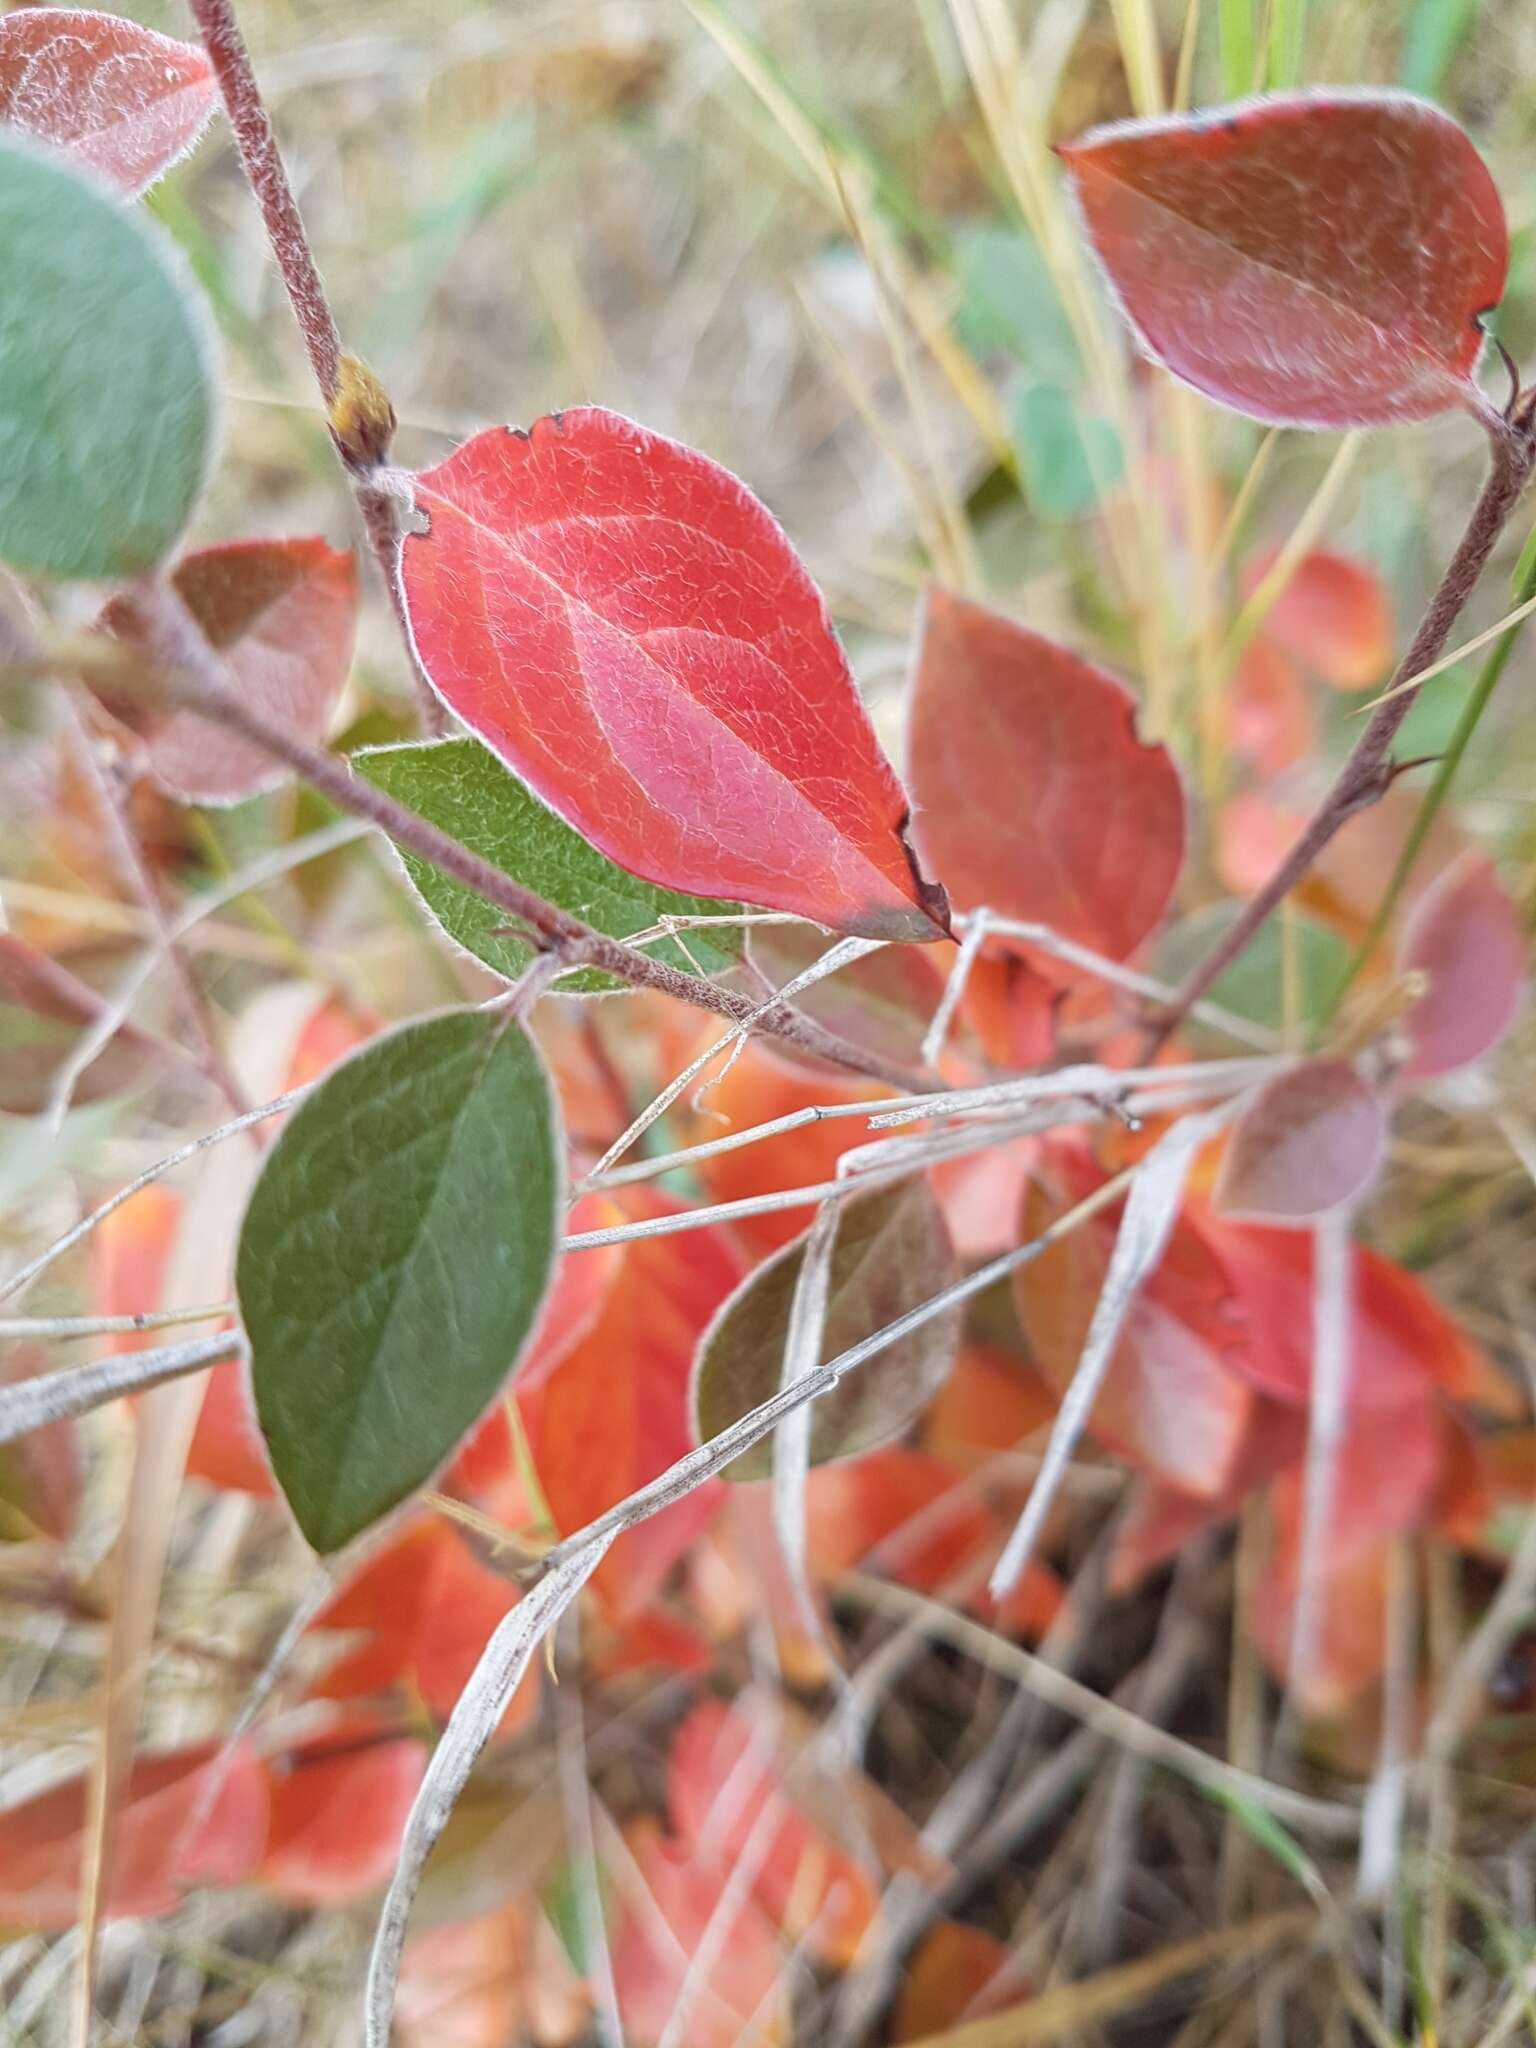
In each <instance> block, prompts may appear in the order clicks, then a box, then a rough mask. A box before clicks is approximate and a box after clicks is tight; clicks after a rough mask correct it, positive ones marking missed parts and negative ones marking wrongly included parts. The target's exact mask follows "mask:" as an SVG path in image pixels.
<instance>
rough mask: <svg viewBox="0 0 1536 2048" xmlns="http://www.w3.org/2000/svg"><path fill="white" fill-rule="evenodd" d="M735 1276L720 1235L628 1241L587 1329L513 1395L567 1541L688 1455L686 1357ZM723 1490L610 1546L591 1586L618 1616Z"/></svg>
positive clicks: (638, 1210) (655, 1204)
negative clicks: (531, 1384) (535, 1381)
mask: <svg viewBox="0 0 1536 2048" xmlns="http://www.w3.org/2000/svg"><path fill="white" fill-rule="evenodd" d="M676 1206H677V1205H676V1204H675V1203H673V1202H672V1201H671V1200H670V1199H669V1198H668V1197H665V1196H660V1195H648V1196H642V1197H636V1196H631V1197H630V1198H629V1199H628V1201H627V1202H626V1204H625V1207H626V1208H627V1209H628V1211H629V1213H630V1214H631V1215H633V1216H644V1215H656V1214H660V1213H662V1212H663V1211H665V1210H668V1209H671V1208H674V1207H676ZM592 1256H593V1254H592V1253H590V1252H576V1253H573V1254H572V1257H573V1258H575V1259H586V1258H591V1257H592ZM743 1270H744V1266H743V1261H742V1260H741V1258H740V1257H739V1255H738V1254H737V1252H736V1249H735V1247H734V1246H733V1244H732V1243H731V1241H730V1239H729V1238H728V1237H727V1236H726V1235H725V1233H724V1232H723V1231H720V1230H710V1229H704V1230H690V1231H683V1232H679V1233H678V1234H677V1235H676V1236H672V1237H651V1238H638V1239H636V1240H635V1241H634V1242H633V1243H632V1244H630V1245H629V1246H628V1248H627V1249H626V1251H625V1254H624V1264H623V1267H622V1268H621V1270H620V1273H619V1277H618V1278H617V1280H616V1281H615V1282H614V1283H613V1285H612V1287H611V1288H610V1290H609V1292H608V1295H607V1297H606V1299H605V1301H604V1304H603V1307H602V1311H601V1313H600V1314H599V1315H598V1318H597V1320H596V1322H595V1323H594V1324H593V1325H592V1326H591V1328H590V1329H589V1330H588V1332H587V1334H586V1335H585V1336H584V1337H583V1338H581V1339H580V1341H579V1342H578V1343H577V1344H576V1345H575V1347H574V1349H572V1350H571V1351H569V1352H568V1353H567V1354H566V1356H565V1357H564V1358H563V1359H561V1360H560V1362H559V1364H558V1365H556V1366H555V1367H554V1369H553V1370H552V1371H551V1372H550V1373H549V1375H548V1376H547V1378H546V1379H545V1380H544V1381H543V1383H542V1384H541V1385H540V1386H538V1387H537V1388H535V1389H533V1390H532V1391H531V1392H530V1393H527V1394H520V1395H519V1397H518V1399H519V1406H520V1408H521V1409H522V1412H523V1415H524V1419H525V1422H526V1426H527V1430H528V1439H529V1443H530V1445H531V1447H532V1450H533V1462H534V1468H535V1470H536V1471H537V1473H538V1475H539V1484H540V1486H541V1487H542V1489H543V1492H544V1496H545V1499H546V1500H547V1501H548V1503H549V1508H550V1512H551V1513H552V1514H553V1516H554V1518H555V1524H556V1526H557V1527H558V1528H559V1529H561V1530H562V1531H564V1532H565V1533H566V1534H569V1533H570V1532H571V1531H572V1530H573V1529H579V1528H580V1527H581V1526H582V1524H583V1523H585V1522H588V1521H590V1520H591V1519H592V1518H593V1516H594V1515H598V1514H601V1513H602V1511H603V1510H604V1509H605V1508H611V1507H612V1506H613V1505H614V1504H615V1502H617V1501H620V1500H622V1499H623V1498H624V1496H625V1495H626V1494H628V1493H632V1492H633V1491H634V1489H635V1488H636V1487H637V1486H641V1485H643V1484H644V1483H645V1481H646V1480H648V1479H654V1478H655V1477H656V1476H657V1474H658V1473H660V1472H662V1471H664V1470H665V1469H666V1467H667V1466H668V1465H670V1464H672V1463H673V1462H674V1460H676V1459H678V1458H680V1457H682V1456H683V1455H684V1453H685V1452H687V1451H689V1450H691V1449H692V1448H693V1429H692V1421H691V1407H690V1402H689V1380H690V1376H691V1373H692V1369H693V1355H694V1352H695V1350H696V1349H697V1347H698V1341H699V1338H700V1336H701V1335H702V1334H703V1331H704V1328H705V1326H706V1324H707V1323H708V1322H709V1320H710V1318H711V1317H712V1316H713V1314H714V1312H715V1310H716V1309H717V1308H718V1307H719V1306H720V1303H721V1302H722V1301H724V1299H725V1297H726V1296H727V1295H728V1294H729V1293H730V1292H731V1291H732V1289H733V1288H734V1287H735V1286H736V1284H737V1282H738V1281H739V1280H740V1279H741V1277H742V1273H743ZM723 1484H724V1482H723V1481H719V1480H711V1481H708V1482H706V1483H705V1484H704V1485H703V1486H699V1487H696V1488H695V1489H694V1491H693V1492H692V1493H690V1494H689V1495H688V1496H687V1498H686V1499H684V1500H680V1501H678V1502H677V1503H676V1504H675V1505H674V1506H672V1507H669V1508H664V1509H663V1510H662V1511H661V1513H660V1514H658V1515H652V1516H651V1518H650V1519H649V1520H648V1521H646V1522H643V1523H641V1524H640V1525H639V1527H638V1528H635V1529H631V1530H630V1531H628V1533H627V1534H625V1535H623V1536H621V1537H620V1538H619V1539H618V1541H617V1542H616V1543H615V1544H614V1546H613V1548H612V1550H610V1551H609V1553H608V1555H607V1556H606V1557H605V1558H604V1559H603V1562H602V1564H601V1565H600V1566H599V1567H598V1569H597V1572H596V1574H595V1576H594V1579H593V1584H594V1586H595V1587H596V1588H597V1590H598V1591H599V1592H600V1593H601V1594H603V1595H604V1597H605V1598H606V1600H607V1601H608V1603H609V1605H610V1607H611V1608H612V1609H613V1610H614V1611H615V1612H616V1613H617V1614H619V1615H621V1616H623V1615H629V1614H634V1613H637V1612H638V1611H639V1610H640V1609H641V1608H643V1607H644V1606H645V1605H646V1603H647V1602H648V1601H649V1600H650V1599H651V1597H652V1596H653V1594H654V1593H655V1592H656V1591H657V1589H658V1588H659V1586H660V1584H661V1582H662V1580H663V1579H664V1578H665V1577H666V1574H667V1573H668V1572H669V1571H670V1570H671V1568H672V1566H673V1565H674V1564H675V1563H676V1562H677V1560H678V1558H679V1557H680V1556H681V1555H682V1553H683V1551H684V1550H686V1549H687V1547H688V1545H689V1543H690V1542H691V1541H692V1539H693V1537H694V1536H695V1535H696V1534H697V1533H698V1531H699V1530H700V1529H701V1528H702V1527H703V1526H704V1524H705V1523H706V1522H707V1521H708V1520H709V1519H710V1517H711V1516H712V1515H713V1514H714V1512H715V1510H716V1508H717V1507H718V1505H719V1501H720V1495H721V1491H722V1488H723Z"/></svg>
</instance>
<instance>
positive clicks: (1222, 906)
mask: <svg viewBox="0 0 1536 2048" xmlns="http://www.w3.org/2000/svg"><path fill="white" fill-rule="evenodd" d="M1242 910H1243V905H1242V904H1241V903H1237V902H1231V903H1211V904H1208V905H1207V906H1206V907H1205V909H1203V910H1197V911H1195V912H1194V914H1193V915H1192V916H1190V917H1185V918H1181V919H1180V920H1179V922H1178V923H1177V924H1176V925H1174V926H1172V927H1171V928H1170V929H1169V930H1168V931H1167V932H1165V933H1164V935H1163V937H1162V939H1161V940H1160V941H1159V944H1158V950H1157V957H1156V960H1155V962H1154V970H1153V971H1154V972H1155V973H1156V974H1157V975H1158V977H1159V978H1160V979H1161V980H1163V981H1166V982H1170V983H1172V984H1173V986H1174V987H1177V986H1178V984H1179V983H1180V982H1181V981H1182V980H1183V979H1184V977H1185V975H1186V974H1188V973H1189V971H1190V970H1191V968H1193V967H1196V966H1198V964H1199V963H1200V961H1202V960H1203V959H1204V958H1205V956H1206V954H1207V953H1209V952H1210V951H1211V950H1212V948H1213V947H1214V946H1216V945H1217V944H1218V943H1219V942H1220V941H1221V940H1222V939H1223V938H1225V937H1226V935H1227V933H1228V931H1230V929H1231V928H1232V926H1233V924H1235V923H1236V921H1237V919H1238V917H1239V916H1240V915H1241V913H1242ZM1285 923H1286V920H1284V919H1282V918H1279V917H1272V918H1271V919H1270V920H1269V922H1268V924H1266V925H1264V926H1262V927H1261V928H1260V930H1259V931H1258V932H1256V933H1255V934H1254V939H1253V943H1252V944H1251V945H1250V946H1248V947H1247V948H1246V949H1245V950H1244V952H1243V953H1242V954H1241V955H1240V956H1239V957H1238V958H1237V959H1236V960H1234V961H1233V963H1232V965H1231V966H1230V967H1229V968H1228V969H1227V971H1226V973H1225V974H1223V975H1221V976H1220V977H1219V978H1218V979H1217V980H1216V981H1215V982H1214V983H1213V984H1212V986H1211V988H1210V990H1209V991H1208V994H1207V1001H1209V1002H1212V1003H1217V1004H1219V1005H1220V1006H1221V1008H1222V1009H1224V1010H1230V1011H1232V1012H1233V1013H1234V1015H1236V1016H1239V1017H1245V1018H1247V1020H1248V1022H1249V1023H1251V1024H1261V1025H1263V1027H1264V1028H1265V1029H1266V1030H1267V1031H1278V1030H1280V1028H1281V1026H1282V1025H1283V1024H1285V1023H1286V1021H1287V1016H1286V984H1287V973H1288V970H1287V962H1286V945H1287V941H1286V936H1285ZM1290 925H1291V940H1290V944H1291V947H1292V949H1293V951H1292V955H1291V965H1290V969H1289V972H1290V974H1291V975H1292V977H1293V985H1292V994H1293V998H1294V1002H1295V1012H1294V1015H1293V1016H1292V1017H1291V1018H1290V1020H1289V1021H1290V1022H1292V1023H1294V1024H1296V1025H1298V1026H1304V1025H1307V1024H1311V1023H1314V1022H1316V1021H1317V1020H1318V1019H1320V1018H1321V1017H1322V1015H1323V1012H1324V1009H1325V1007H1326V1005H1327V1002H1328V999H1329V996H1330V994H1331V992H1332V990H1333V988H1334V986H1335V984H1336V982H1337V979H1338V977H1339V976H1340V975H1341V974H1342V973H1343V972H1344V970H1345V969H1346V968H1347V967H1348V965H1349V945H1348V943H1347V941H1346V940H1345V939H1343V938H1341V937H1340V935H1339V933H1338V932H1336V931H1334V930H1333V928H1332V927H1331V926H1330V925H1325V924H1319V923H1318V922H1317V920H1316V919H1315V918H1311V917H1308V916H1306V915H1305V913H1302V912H1298V913H1296V914H1295V915H1294V916H1293V917H1292V918H1291V919H1290ZM1180 1030H1181V1032H1182V1034H1183V1035H1184V1037H1186V1038H1187V1039H1189V1041H1190V1042H1191V1044H1199V1045H1203V1044H1205V1043H1206V1040H1207V1036H1208V1034H1207V1032H1206V1028H1205V1026H1203V1025H1202V1024H1201V1023H1200V1021H1199V1019H1198V1018H1195V1017H1191V1018H1190V1019H1189V1020H1188V1022H1187V1023H1186V1024H1184V1025H1181V1026H1180ZM1218 1042H1219V1043H1220V1044H1221V1046H1222V1047H1223V1048H1225V1049H1229V1048H1228V1043H1227V1041H1226V1040H1225V1039H1224V1038H1218Z"/></svg>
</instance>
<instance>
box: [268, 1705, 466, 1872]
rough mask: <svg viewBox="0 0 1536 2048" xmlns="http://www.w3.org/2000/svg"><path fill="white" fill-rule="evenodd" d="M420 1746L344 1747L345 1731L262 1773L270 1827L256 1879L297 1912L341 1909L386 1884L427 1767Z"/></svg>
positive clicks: (400, 1743) (405, 1741)
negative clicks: (281, 1769)
mask: <svg viewBox="0 0 1536 2048" xmlns="http://www.w3.org/2000/svg"><path fill="white" fill-rule="evenodd" d="M426 1762H427V1751H426V1746H425V1744H424V1743H420V1742H417V1741H415V1740H413V1739H410V1738H405V1739H402V1740H400V1741H397V1742H379V1741H367V1742H366V1746H364V1747H361V1748H359V1747H357V1746H356V1740H355V1738H353V1745H352V1746H350V1747H349V1746H348V1731H347V1730H346V1728H345V1727H343V1728H342V1729H339V1730H333V1731H332V1732H331V1733H330V1734H328V1735H326V1736H322V1737H320V1738H319V1739H318V1740H316V1741H315V1742H312V1743H309V1744H307V1745H306V1746H305V1747H304V1748H303V1749H300V1750H298V1751H297V1752H296V1753H295V1754H294V1756H293V1757H292V1759H291V1761H290V1764H289V1768H288V1769H287V1770H286V1771H285V1772H284V1773H282V1774H281V1775H279V1774H277V1773H276V1772H274V1771H271V1770H270V1769H269V1772H268V1783H269V1787H270V1798H271V1815H272V1817H271V1823H270V1826H269V1828H268V1831H267V1853H266V1855H265V1856H264V1857H263V1858H262V1864H261V1870H260V1876H261V1877H262V1879H263V1881H264V1882H265V1883H267V1884H268V1885H270V1886H271V1887H272V1889H273V1890H274V1891H275V1892H279V1893H281V1895H282V1896H283V1897H284V1898H285V1899H292V1900H293V1901H294V1902H295V1903H296V1904H297V1905H301V1906H340V1905H345V1904H347V1903H348V1902H350V1901H351V1900H353V1899H359V1898H366V1897H367V1895H368V1894H369V1893H370V1892H373V1891H377V1890H378V1889H379V1887H380V1886H381V1885H384V1884H387V1883H388V1881H389V1877H390V1874H391V1872H392V1871H393V1870H394V1867H395V1858H396V1856H397V1855H398V1854H399V1851H400V1835H401V1831H402V1830H403V1828H404V1826H405V1818H406V1815H407V1814H408V1813H409V1812H410V1810H411V1801H412V1800H413V1799H414V1798H415V1797H416V1791H417V1787H418V1786H419V1785H420V1783H421V1775H422V1772H423V1771H424V1770H425V1768H426Z"/></svg>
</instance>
